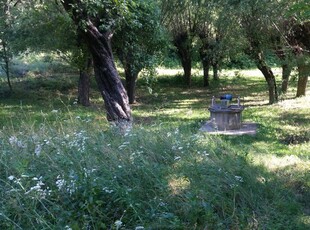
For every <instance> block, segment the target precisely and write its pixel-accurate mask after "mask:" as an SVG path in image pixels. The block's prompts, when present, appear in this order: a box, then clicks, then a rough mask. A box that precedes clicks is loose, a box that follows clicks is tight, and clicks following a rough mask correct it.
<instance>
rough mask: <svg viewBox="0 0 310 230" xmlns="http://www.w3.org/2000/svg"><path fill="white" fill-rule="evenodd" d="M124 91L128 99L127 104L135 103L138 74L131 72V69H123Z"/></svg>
mask: <svg viewBox="0 0 310 230" xmlns="http://www.w3.org/2000/svg"><path fill="white" fill-rule="evenodd" d="M125 78H126V90H127V94H128V98H129V104H134V103H135V102H136V82H137V78H138V73H134V72H133V71H131V68H129V67H125Z"/></svg>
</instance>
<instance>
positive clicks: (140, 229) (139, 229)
mask: <svg viewBox="0 0 310 230" xmlns="http://www.w3.org/2000/svg"><path fill="white" fill-rule="evenodd" d="M143 229H144V227H143V226H137V227H136V228H135V230H143Z"/></svg>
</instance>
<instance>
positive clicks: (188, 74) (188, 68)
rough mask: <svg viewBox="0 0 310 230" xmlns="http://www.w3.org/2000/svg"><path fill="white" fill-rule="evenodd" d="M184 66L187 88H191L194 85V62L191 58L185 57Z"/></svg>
mask: <svg viewBox="0 0 310 230" xmlns="http://www.w3.org/2000/svg"><path fill="white" fill-rule="evenodd" d="M182 66H183V70H184V79H185V82H186V85H187V86H191V84H192V78H191V75H192V60H191V58H189V57H185V58H184V59H182Z"/></svg>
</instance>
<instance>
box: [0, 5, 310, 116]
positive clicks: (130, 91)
mask: <svg viewBox="0 0 310 230" xmlns="http://www.w3.org/2000/svg"><path fill="white" fill-rule="evenodd" d="M159 3H160V6H161V10H160V9H159ZM1 6H2V9H3V10H2V11H1V13H2V14H1V17H2V19H3V20H2V21H1V23H0V24H1V47H2V48H1V51H0V52H1V55H2V56H1V57H2V66H3V67H4V69H8V70H9V68H10V65H9V62H10V58H11V57H12V55H13V54H14V53H15V54H17V53H20V52H29V51H30V50H32V51H36V52H42V51H43V52H44V51H45V52H51V51H57V52H58V53H60V54H61V56H62V57H66V60H68V61H69V62H70V63H71V65H72V66H73V67H74V68H75V69H78V70H79V72H80V80H79V87H78V89H79V94H78V101H79V102H80V103H81V104H83V105H89V104H90V102H89V82H90V79H89V76H90V75H91V74H92V73H93V70H95V71H94V73H95V76H96V81H97V84H98V86H99V89H100V91H101V92H102V96H103V98H104V100H105V103H106V108H107V112H108V114H109V115H108V119H109V120H119V119H120V120H130V119H131V118H130V117H131V115H130V107H129V105H128V102H127V97H128V99H129V103H134V102H135V85H136V80H137V77H138V74H139V72H140V71H141V70H142V69H145V68H148V69H152V68H153V67H154V64H155V63H156V61H155V59H156V56H158V54H159V53H160V51H161V49H162V45H163V43H165V42H166V43H168V42H171V44H172V45H174V46H175V48H176V52H177V54H178V56H179V58H180V60H181V64H182V67H183V70H184V79H185V83H186V85H188V86H189V85H190V84H191V68H192V63H193V60H194V59H195V61H197V60H199V59H200V60H201V65H202V69H203V72H204V74H203V75H204V85H205V86H208V85H209V72H210V69H211V67H212V69H213V75H214V79H218V70H219V69H220V68H221V67H220V66H221V64H222V63H223V62H226V63H227V62H230V61H231V60H234V59H236V56H242V55H243V54H247V55H248V57H249V59H251V60H253V61H254V62H255V64H256V66H257V67H258V68H259V69H260V70H261V72H262V73H263V75H264V77H265V79H266V83H267V86H268V93H269V102H270V103H274V102H276V101H277V99H278V94H279V89H278V86H277V82H276V80H275V76H274V74H273V71H272V69H271V65H270V61H269V60H270V56H272V55H274V54H276V55H277V56H278V57H279V60H280V61H279V62H278V64H279V65H282V68H283V79H282V89H281V91H282V92H283V93H285V92H286V90H287V84H288V79H289V75H290V72H291V69H292V68H293V67H294V66H297V65H298V68H297V70H298V71H299V77H298V81H299V83H298V90H297V96H301V95H304V94H305V92H306V90H305V89H306V85H307V80H308V77H307V76H306V75H307V73H308V72H309V71H308V62H309V61H308V59H309V58H308V56H309V55H308V54H309V44H308V43H309V42H308V41H309V39H307V38H308V37H309V23H308V21H309V15H308V13H307V12H308V10H307V9H308V8H307V7H308V5H307V3H306V2H305V1H286V0H284V1H280V2H279V1H274V0H264V1H234V0H220V1H216V0H212V1H203V0H184V1H165V0H162V1H149V2H148V3H147V4H146V3H145V1H142V0H133V1H127V2H119V1H110V0H105V1H85V0H78V1H73V0H70V1H69V0H68V1H35V0H34V1H5V0H2V1H1ZM12 7H13V8H12ZM42 18H44V20H42ZM72 19H73V20H72ZM160 19H161V22H162V25H164V26H165V27H166V29H167V30H168V31H169V34H170V38H171V41H170V40H169V39H168V38H167V35H166V34H164V33H163V30H162V25H161V23H160ZM97 46H98V47H97ZM100 49H101V51H100ZM113 54H114V55H115V54H116V56H117V57H118V59H119V60H120V62H121V63H122V67H123V68H124V73H125V86H126V90H125V88H124V87H123V86H122V83H121V81H120V77H119V74H118V72H117V70H116V67H115V63H114V56H113ZM94 57H95V58H94ZM197 57H198V58H197ZM95 59H96V60H95ZM243 59H245V58H243ZM231 63H232V62H231ZM92 65H94V66H92ZM6 72H7V79H8V83H9V86H10V85H11V84H10V82H9V79H10V77H9V76H10V75H9V74H10V71H6ZM10 87H11V86H10Z"/></svg>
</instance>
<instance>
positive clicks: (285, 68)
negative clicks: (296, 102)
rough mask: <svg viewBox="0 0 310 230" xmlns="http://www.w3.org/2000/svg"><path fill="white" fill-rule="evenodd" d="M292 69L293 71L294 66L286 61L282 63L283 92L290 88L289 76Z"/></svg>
mask: <svg viewBox="0 0 310 230" xmlns="http://www.w3.org/2000/svg"><path fill="white" fill-rule="evenodd" d="M291 71H292V67H291V66H290V65H289V64H287V63H285V64H282V85H281V91H282V93H284V94H285V93H286V92H287V88H288V82H289V78H290V75H291Z"/></svg>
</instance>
